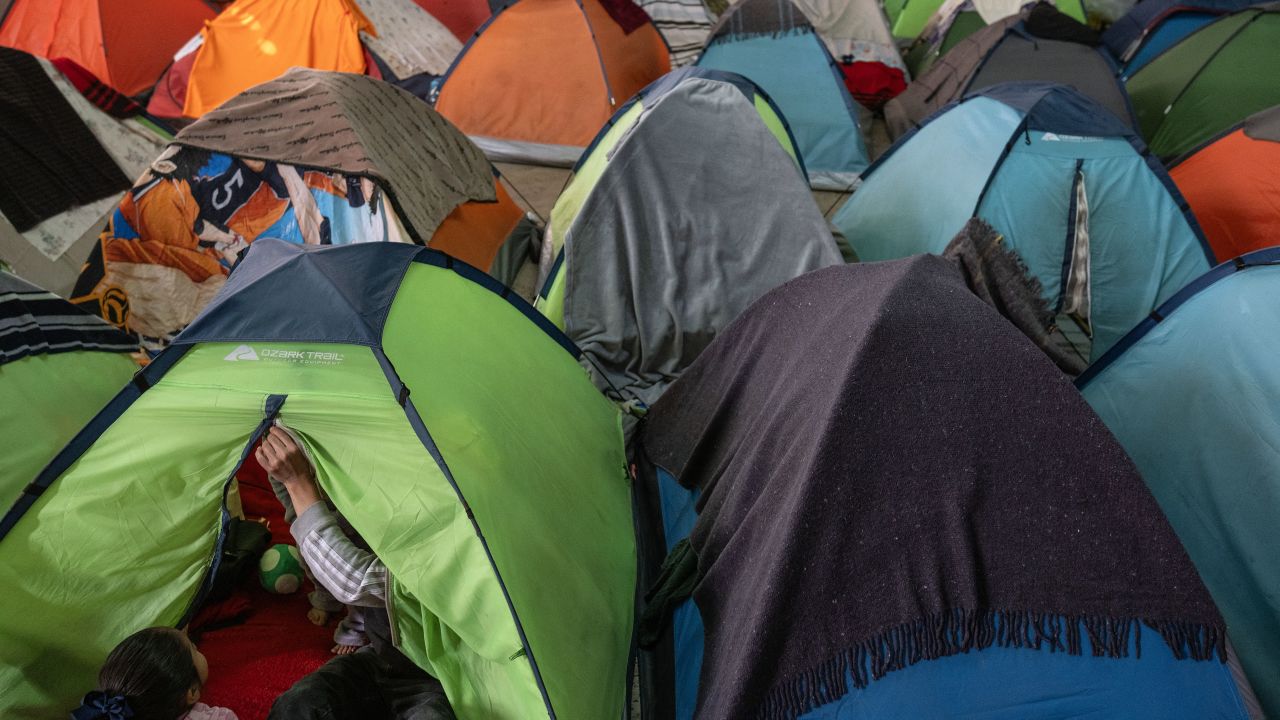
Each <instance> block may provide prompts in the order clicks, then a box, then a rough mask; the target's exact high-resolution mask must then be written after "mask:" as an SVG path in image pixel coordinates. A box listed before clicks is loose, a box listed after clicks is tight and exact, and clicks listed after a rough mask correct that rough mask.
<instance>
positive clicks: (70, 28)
mask: <svg viewBox="0 0 1280 720" xmlns="http://www.w3.org/2000/svg"><path fill="white" fill-rule="evenodd" d="M215 15H216V13H215V12H214V11H213V10H212V9H211V8H210V7H209V6H208V5H206V4H205V3H203V2H201V0H110V2H107V1H106V0H13V4H12V5H11V6H10V7H9V12H8V14H6V15H4V19H3V21H2V22H0V45H4V46H7V47H12V48H17V49H19V50H25V51H26V52H29V53H31V54H32V55H38V56H40V57H45V58H49V59H50V60H53V59H55V58H68V59H70V60H72V61H74V62H75V63H76V64H77V65H79V66H80V67H82V68H84V69H85V70H87V71H89V72H90V73H92V74H93V75H94V76H96V77H97V78H98V80H100V81H102V82H103V83H105V84H107V85H110V86H111V87H113V88H115V89H116V90H118V91H120V92H122V93H124V94H125V95H138V94H140V93H143V92H146V91H147V90H149V89H151V86H153V85H155V84H156V81H157V80H158V79H159V78H160V74H161V73H163V72H164V69H165V68H166V67H167V66H168V65H169V62H170V61H171V60H172V59H173V54H174V53H176V52H177V51H178V50H179V49H181V48H182V46H183V45H184V44H185V43H186V42H187V41H188V40H190V39H191V38H192V36H194V35H195V34H196V33H198V32H200V28H202V27H203V26H204V23H205V21H206V20H210V19H212V18H213V17H214V16H215Z"/></svg>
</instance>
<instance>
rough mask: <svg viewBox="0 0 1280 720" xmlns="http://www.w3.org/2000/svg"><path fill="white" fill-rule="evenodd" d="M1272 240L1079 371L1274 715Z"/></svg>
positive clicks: (1276, 298) (1278, 579)
mask: <svg viewBox="0 0 1280 720" xmlns="http://www.w3.org/2000/svg"><path fill="white" fill-rule="evenodd" d="M1276 327H1280V248H1267V249H1265V250H1258V251H1255V252H1252V253H1249V254H1247V255H1244V256H1242V257H1241V258H1239V259H1238V260H1234V261H1231V262H1227V263H1223V264H1222V265H1219V266H1218V267H1216V268H1214V269H1213V270H1212V271H1210V272H1209V273H1207V274H1205V275H1204V276H1203V277H1201V278H1200V279H1198V280H1196V281H1195V282H1193V283H1192V284H1190V285H1188V286H1187V287H1186V288H1185V289H1183V290H1182V291H1181V292H1179V293H1178V294H1176V295H1174V296H1173V298H1171V299H1170V300H1169V301H1168V302H1166V303H1165V304H1164V305H1162V306H1161V307H1160V308H1159V309H1158V310H1157V311H1156V312H1155V313H1153V314H1152V315H1151V317H1149V318H1148V319H1146V320H1144V321H1143V322H1142V323H1141V324H1139V325H1138V326H1137V327H1136V328H1134V330H1133V332H1131V333H1129V334H1128V335H1127V336H1125V338H1124V339H1123V340H1121V341H1120V342H1119V343H1117V344H1116V346H1115V347H1113V348H1112V349H1111V351H1110V352H1108V353H1107V355H1106V356H1105V357H1103V358H1102V359H1100V360H1099V361H1098V362H1097V363H1095V364H1094V366H1093V367H1091V368H1090V369H1089V370H1088V371H1087V372H1086V373H1085V374H1083V375H1081V376H1080V378H1079V380H1078V381H1077V384H1078V385H1079V387H1080V389H1081V392H1083V393H1084V397H1085V399H1086V400H1088V401H1089V404H1091V405H1092V406H1093V408H1094V410H1095V411H1096V412H1097V413H1098V415H1099V417H1101V418H1102V420H1103V422H1105V423H1106V424H1107V426H1108V427H1109V428H1110V429H1111V431H1112V432H1113V433H1114V434H1115V436H1116V438H1117V439H1119V440H1120V444H1121V445H1123V446H1124V448H1125V450H1126V451H1127V452H1128V453H1129V456H1130V457H1132V458H1133V461H1134V462H1135V463H1137V465H1138V469H1139V470H1141V472H1142V477H1143V479H1144V480H1146V482H1147V485H1148V487H1150V488H1151V492H1152V494H1154V495H1155V497H1156V500H1157V501H1158V502H1159V503H1160V506H1161V508H1162V509H1163V510H1164V512H1165V515H1166V516H1168V518H1169V522H1170V524H1172V525H1173V528H1174V530H1175V531H1176V532H1177V533H1178V537H1179V538H1180V539H1181V540H1182V544H1183V545H1184V546H1186V548H1187V552H1188V554H1190V556H1191V560H1192V561H1193V562H1194V563H1195V564H1196V567H1197V569H1198V570H1199V571H1200V576H1201V577H1202V578H1203V579H1204V582H1205V585H1206V586H1207V587H1208V588H1209V592H1210V593H1212V594H1213V598H1214V600H1215V601H1216V602H1217V604H1218V607H1219V608H1221V610H1222V614H1223V617H1225V618H1226V621H1227V626H1228V627H1229V628H1230V630H1231V638H1232V641H1233V642H1234V643H1235V647H1236V651H1237V652H1238V653H1239V656H1240V660H1241V662H1242V663H1243V665H1244V669H1245V672H1246V673H1247V674H1248V676H1249V679H1250V680H1251V682H1252V683H1253V686H1254V688H1255V689H1256V691H1257V693H1258V696H1259V699H1260V700H1261V701H1262V706H1263V710H1264V711H1265V714H1266V715H1267V716H1268V717H1276V716H1280V565H1277V564H1276V518H1277V517H1280V483H1278V482H1277V478H1280V413H1277V400H1278V399H1280V366H1277V365H1276V361H1275V359H1276V357H1278V356H1280V335H1277V334H1276V333H1275V332H1274V329H1275V328H1276Z"/></svg>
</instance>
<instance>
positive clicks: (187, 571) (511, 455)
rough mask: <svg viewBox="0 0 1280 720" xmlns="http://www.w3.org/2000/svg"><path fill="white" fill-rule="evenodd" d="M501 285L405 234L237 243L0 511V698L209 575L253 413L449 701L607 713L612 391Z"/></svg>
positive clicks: (177, 618)
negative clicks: (223, 270) (188, 317)
mask: <svg viewBox="0 0 1280 720" xmlns="http://www.w3.org/2000/svg"><path fill="white" fill-rule="evenodd" d="M576 355H577V350H576V348H575V347H574V346H573V344H572V343H571V342H569V341H568V340H567V339H565V338H564V336H563V335H561V334H560V333H558V332H556V331H555V329H554V328H552V327H551V326H550V324H549V323H547V322H546V321H545V320H544V319H543V318H541V316H539V315H538V314H537V313H536V312H534V311H533V309H532V308H530V307H529V306H528V305H527V304H525V303H524V302H523V301H521V300H519V299H517V298H513V297H509V296H508V295H507V292H506V290H505V288H503V287H502V286H501V285H499V284H498V283H497V282H496V281H494V280H492V279H490V278H488V277H487V276H485V275H484V274H483V273H481V272H480V271H478V270H475V269H473V268H471V267H470V266H466V265H463V264H461V263H457V262H456V261H454V260H452V259H451V258H449V257H448V256H446V255H443V254H441V253H439V252H437V251H434V250H430V249H428V248H421V247H415V246H411V245H404V244H397V243H368V244H357V245H347V246H334V247H329V248H321V249H313V248H304V247H302V246H299V245H292V244H288V243H284V242H281V241H276V240H268V241H263V242H259V243H255V244H254V245H252V246H251V247H250V249H249V250H248V251H247V254H246V256H245V259H244V260H243V261H242V262H241V263H240V265H239V267H238V268H237V269H236V271H235V272H233V273H232V274H231V277H230V278H229V279H228V282H227V284H226V286H225V287H224V288H223V290H222V292H220V293H219V295H218V296H217V297H216V298H215V299H214V301H213V302H212V303H211V304H210V305H209V306H208V307H207V308H206V310H205V312H204V313H203V314H202V315H201V316H200V317H198V318H197V319H196V320H195V321H194V322H193V323H192V324H191V325H190V326H189V327H188V328H187V330H185V331H184V332H183V333H182V334H181V335H180V336H179V337H178V338H177V339H176V340H175V342H174V343H173V344H172V345H171V346H170V347H169V348H168V349H166V350H165V351H163V352H162V353H161V354H160V355H158V356H157V357H156V358H155V359H154V360H153V361H152V363H151V364H150V365H149V366H148V367H147V368H146V369H145V370H144V371H143V372H142V373H140V374H139V375H138V376H137V377H136V378H135V381H134V382H133V383H131V384H129V385H128V386H127V387H126V389H125V390H123V391H122V392H121V393H120V394H119V395H118V396H117V397H116V398H115V399H114V400H113V401H112V402H111V404H110V405H109V406H108V407H107V408H106V409H105V410H104V411H103V412H102V413H101V414H100V415H98V416H97V417H96V418H95V419H94V421H93V422H92V423H91V424H90V425H89V426H88V427H87V428H86V429H85V430H84V431H83V432H82V433H81V434H80V435H79V436H77V438H76V439H75V440H74V441H73V442H72V443H71V444H70V445H68V446H67V447H66V448H65V449H64V450H63V451H62V453H61V454H60V455H58V457H57V458H56V459H55V460H54V461H53V462H52V463H51V464H50V465H49V466H48V467H47V468H46V469H45V471H44V472H43V473H42V474H41V475H40V476H39V477H38V478H37V479H36V480H35V481H34V482H33V483H32V484H31V485H30V486H29V487H28V490H27V491H26V492H25V493H24V494H23V496H22V497H21V498H20V500H19V501H18V502H17V503H16V504H15V505H14V507H13V508H12V509H10V511H9V512H8V514H7V515H6V516H5V517H4V518H3V520H0V587H4V588H5V592H4V593H3V595H0V716H3V717H5V718H10V717H27V716H39V717H47V716H50V715H54V714H58V713H60V712H62V711H63V710H64V709H65V708H67V707H70V706H73V705H74V704H75V701H76V699H77V698H78V697H79V696H80V695H81V694H82V693H83V692H85V690H86V688H90V687H91V686H92V683H93V679H94V673H95V671H96V669H97V667H98V664H99V663H101V662H102V660H103V658H104V657H105V656H106V654H107V652H108V651H109V650H110V649H111V647H112V646H114V645H115V644H116V643H117V642H118V641H119V640H121V639H122V638H124V637H125V636H126V635H128V634H130V633H131V632H133V631H135V630H137V629H139V628H142V627H146V626H150V625H180V624H182V623H184V622H185V620H186V619H187V618H188V617H190V615H191V614H192V612H193V610H194V609H195V608H196V607H197V606H198V605H199V604H200V599H201V596H202V595H203V593H204V592H205V591H206V590H207V588H208V586H209V583H210V579H211V576H212V573H211V572H210V565H211V563H213V561H214V558H217V557H219V554H218V547H219V544H220V542H221V538H222V535H223V534H224V533H225V529H226V526H227V517H228V516H227V511H226V509H225V508H224V506H223V499H224V493H225V492H226V489H227V486H228V484H229V479H230V478H231V477H232V476H233V475H234V473H235V471H236V469H237V468H238V466H239V465H240V464H241V462H243V460H244V458H245V457H246V455H247V454H248V453H249V452H250V450H251V448H252V446H253V444H254V443H255V442H256V440H257V439H258V437H259V436H260V435H261V434H262V433H263V432H265V431H266V430H267V429H268V427H269V426H270V424H271V423H272V422H274V421H277V420H278V421H279V422H281V423H283V424H285V425H287V426H288V427H290V428H291V429H293V430H294V431H295V432H296V433H297V434H298V435H299V437H300V438H301V439H302V442H303V443H304V445H305V446H306V447H307V449H308V451H309V452H310V454H311V456H312V457H313V458H314V459H315V462H316V465H317V474H318V479H319V482H320V485H321V487H322V488H323V490H324V491H325V492H326V493H327V494H328V496H329V497H330V499H331V500H332V501H333V502H334V504H335V505H336V506H337V508H338V509H339V510H340V511H341V512H342V513H343V514H344V515H345V516H346V518H347V519H348V520H349V521H350V522H351V524H352V526H353V527H354V528H355V529H356V531H358V532H359V533H360V535H361V536H363V538H364V539H365V540H366V541H367V542H368V543H369V545H370V547H371V548H372V549H373V551H374V552H375V553H376V554H377V555H378V556H379V557H380V558H381V559H382V560H383V561H384V562H385V563H386V565H387V568H388V571H389V573H390V575H391V576H392V581H391V585H392V589H391V593H390V594H391V599H390V601H389V602H388V610H389V612H390V613H391V615H392V623H393V632H394V633H395V635H396V637H397V643H398V645H399V646H400V648H401V649H402V650H403V651H404V652H405V654H406V655H408V656H409V657H410V658H411V659H413V660H414V661H415V662H416V663H418V664H419V665H420V666H421V667H423V668H424V669H426V670H427V671H428V672H431V673H432V674H434V675H435V676H436V677H438V678H439V679H440V680H441V682H442V683H443V684H444V687H445V691H446V692H447V694H448V696H449V700H450V702H451V703H452V705H453V708H454V710H455V712H456V713H457V715H458V717H459V718H461V719H462V720H468V719H479V718H484V719H486V720H489V719H498V720H526V719H528V718H535V717H544V718H546V717H554V718H561V719H563V720H570V719H573V718H579V719H582V720H597V719H599V718H616V717H620V716H621V714H622V711H623V706H624V696H625V694H626V688H627V680H628V673H627V665H628V656H629V650H630V646H631V636H632V633H631V625H632V614H633V611H632V608H633V601H634V597H633V595H634V588H635V569H636V558H635V539H634V534H633V531H632V512H631V502H630V487H629V482H628V479H627V475H626V466H625V460H624V456H623V449H622V437H621V432H620V424H619V416H618V412H617V410H616V409H615V407H614V406H613V405H611V404H610V403H609V402H608V401H607V400H606V399H605V398H603V397H602V396H601V395H600V394H599V393H598V392H596V390H595V388H593V387H592V385H591V383H590V382H589V381H588V380H587V379H586V377H585V375H584V373H583V371H582V369H581V367H579V365H578V364H577V363H576V361H575V360H576Z"/></svg>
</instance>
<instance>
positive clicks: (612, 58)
mask: <svg viewBox="0 0 1280 720" xmlns="http://www.w3.org/2000/svg"><path fill="white" fill-rule="evenodd" d="M583 6H584V7H585V8H586V12H585V15H584V12H583V9H581V8H579V6H578V4H577V2H575V1H574V0H520V2H517V3H516V4H515V5H512V6H511V7H509V8H507V9H506V10H505V11H503V12H502V14H500V15H499V16H498V17H497V18H496V19H495V20H494V21H493V22H491V23H490V24H489V26H488V27H487V28H486V29H485V30H484V32H482V33H480V35H479V36H478V37H477V38H476V40H475V42H474V43H472V45H471V47H470V49H468V50H467V51H466V54H465V55H463V56H462V58H461V59H459V60H458V62H457V65H456V66H455V67H454V69H453V72H452V73H451V74H450V75H449V77H448V79H447V80H446V82H445V84H444V87H443V88H442V90H441V92H440V98H439V100H438V101H437V103H436V109H437V110H439V111H440V114H442V115H444V116H445V117H447V118H449V120H451V121H452V122H453V123H454V124H455V125H457V126H458V128H459V129H461V130H462V131H463V132H465V133H467V134H468V135H479V136H484V137H492V138H502V139H506V140H518V141H523V142H535V143H543V144H548V145H567V146H573V147H584V146H586V145H587V144H588V143H590V142H591V139H592V138H594V137H595V135H596V133H597V132H598V131H599V130H600V128H601V126H603V125H604V124H605V122H606V121H608V119H609V116H610V115H612V114H613V111H614V110H615V109H617V106H619V105H621V104H622V103H624V102H626V101H627V100H628V99H629V98H630V97H631V96H632V95H634V94H635V92H636V91H637V90H639V89H641V88H642V87H644V86H645V85H647V84H648V83H649V82H651V81H653V80H656V79H658V78H659V77H661V76H662V75H664V74H665V73H666V72H667V70H668V69H670V60H669V57H668V54H667V49H666V46H665V45H663V43H662V39H661V38H660V37H659V36H658V32H657V30H656V29H654V27H653V25H652V24H646V25H644V26H643V27H641V28H640V29H638V30H636V31H635V32H633V33H631V34H630V35H624V34H623V33H622V30H621V29H620V28H619V27H618V25H617V23H615V22H614V21H613V19H612V18H610V17H609V15H608V13H606V12H605V10H604V8H602V7H601V6H600V4H599V3H598V2H596V0H583ZM587 18H590V20H591V22H590V24H588V22H587ZM593 30H594V36H593ZM596 38H598V39H599V42H600V50H599V52H597V45H596ZM601 59H603V61H604V66H605V70H602V69H601ZM605 72H607V73H608V77H609V84H610V85H611V86H612V89H613V95H614V98H613V100H614V103H613V104H611V103H610V102H609V100H610V98H609V93H608V92H607V91H606V86H605Z"/></svg>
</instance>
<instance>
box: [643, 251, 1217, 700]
mask: <svg viewBox="0 0 1280 720" xmlns="http://www.w3.org/2000/svg"><path fill="white" fill-rule="evenodd" d="M641 444H642V450H643V452H645V453H646V455H647V456H648V458H649V459H650V460H651V461H652V462H653V463H655V464H656V465H658V466H661V467H664V468H666V469H667V470H669V471H671V472H672V473H673V474H674V475H675V476H676V477H677V478H679V479H680V481H681V482H682V483H684V484H686V485H687V486H689V487H697V488H699V489H700V490H701V493H702V494H701V499H700V508H699V513H700V514H699V517H698V521H697V524H696V526H695V527H694V530H693V532H692V534H691V535H690V538H689V540H690V545H691V548H692V550H693V553H694V554H695V555H696V560H697V582H696V585H695V586H694V591H693V597H694V600H695V602H696V603H697V605H698V608H699V610H700V612H701V615H702V619H703V622H704V624H705V631H706V638H705V640H706V646H705V655H704V658H703V663H702V675H701V681H700V682H701V685H700V690H699V699H698V705H699V707H698V717H699V718H704V719H705V718H714V719H721V718H725V719H727V718H732V719H734V720H741V719H744V718H769V719H774V718H795V717H797V716H799V715H802V714H803V713H804V712H806V711H808V710H810V709H812V708H814V707H817V706H820V705H822V704H825V703H827V702H830V701H832V700H834V699H837V698H839V697H841V696H843V695H844V694H846V693H847V692H848V691H849V689H850V682H852V685H854V686H857V687H862V686H865V685H867V684H868V683H870V682H872V681H873V680H875V679H877V678H880V677H882V676H883V675H885V674H886V673H888V672H891V671H894V670H897V669H900V668H903V667H906V666H908V665H911V664H914V663H917V662H920V661H926V660H930V659H933V658H938V657H943V656H947V655H952V654H956V653H961V652H967V651H970V650H975V649H982V648H986V647H990V646H992V645H996V646H1002V647H1032V648H1038V649H1042V650H1045V651H1048V650H1055V651H1060V652H1062V651H1065V652H1069V653H1074V654H1092V655H1095V656H1106V657H1121V656H1130V655H1133V654H1135V653H1138V654H1140V648H1141V644H1140V643H1139V640H1140V639H1141V640H1143V641H1144V642H1147V643H1149V642H1161V641H1163V642H1167V643H1168V644H1169V645H1170V647H1171V648H1172V649H1173V651H1174V654H1175V656H1177V657H1180V658H1187V659H1195V660H1213V661H1220V660H1221V659H1222V658H1223V657H1224V653H1225V648H1224V644H1225V630H1224V627H1223V620H1222V618H1221V616H1220V615H1219V613H1218V611H1217V609H1216V608H1215V607H1214V604H1213V602H1212V600H1211V599H1210V597H1209V595H1208V593H1207V591H1206V590H1205V588H1204V585H1203V584H1202V583H1201V581H1200V578H1199V576H1198V575H1197V573H1196V571H1195V569H1194V568H1193V567H1192V565H1191V562H1190V561H1189V559H1188V558H1187V555H1186V553H1185V551H1184V550H1183V548H1182V545H1181V544H1180V543H1179V541H1178V539H1177V538H1176V537H1175V535H1174V534H1173V531H1172V530H1171V529H1170V527H1169V524H1168V522H1167V521H1166V520H1165V518H1164V516H1163V514H1162V513H1161V512H1160V509H1159V507H1158V506H1157V505H1156V503H1155V500H1154V499H1153V498H1152V497H1151V495H1150V493H1149V492H1148V491H1147V489H1146V486H1145V485H1144V484H1143V482H1142V479H1141V478H1140V477H1139V476H1138V474H1137V472H1136V470H1135V469H1134V467H1133V465H1132V463H1131V462H1130V461H1129V459H1128V458H1127V457H1126V455H1125V453H1124V451H1123V450H1122V449H1121V448H1120V446H1119V445H1118V444H1117V442H1116V441H1115V439H1114V438H1113V437H1112V436H1111V434H1110V433H1109V432H1108V431H1107V429H1106V428H1105V427H1104V426H1103V425H1102V423H1101V422H1100V421H1099V420H1098V418H1097V416H1096V415H1095V414H1094V413H1093V411H1092V410H1091V409H1090V408H1089V407H1088V405H1086V404H1085V402H1084V401H1083V400H1082V399H1081V398H1080V395H1079V393H1077V392H1076V390H1075V388H1074V387H1073V386H1072V384H1071V382H1070V381H1069V380H1068V379H1067V378H1065V377H1064V376H1063V375H1062V373H1060V372H1059V371H1058V370H1057V369H1056V368H1055V367H1054V366H1053V364H1052V363H1051V362H1050V361H1049V360H1048V359H1047V358H1046V357H1045V355H1044V354H1043V353H1042V352H1041V351H1040V350H1038V349H1037V348H1036V347H1035V345H1033V344H1032V343H1031V342H1029V341H1028V340H1027V338H1026V337H1025V336H1024V335H1022V334H1021V333H1020V332H1019V331H1018V330H1017V329H1016V328H1014V327H1013V326H1012V325H1011V324H1009V323H1008V322H1007V321H1006V320H1005V319H1004V318H1002V317H1001V316H1000V315H998V314H997V312H996V311H995V310H994V309H992V308H991V307H989V306H988V305H987V304H985V303H984V302H983V301H982V300H980V299H979V298H978V297H977V296H975V295H974V294H973V293H972V292H971V291H970V289H969V288H968V287H966V285H965V282H964V279H963V277H962V275H961V273H960V272H959V270H958V268H957V266H956V265H955V264H954V263H952V262H950V261H948V260H944V259H942V258H939V257H936V256H917V257H915V258H909V259H906V260H899V261H892V262H881V263H867V264H862V265H847V266H838V267H831V268H826V269H823V270H817V271H814V272H811V273H808V274H806V275H804V276H802V277H800V278H798V279H796V280H793V281H791V282H789V283H787V284H786V285H783V286H782V287H780V288H778V289H776V290H774V291H773V292H771V293H769V294H768V295H766V296H764V297H763V298H761V299H760V300H759V301H757V302H756V303H755V304H754V305H753V306H752V307H751V308H750V309H749V310H747V311H746V313H744V314H743V315H742V316H741V317H740V318H739V319H738V320H737V321H735V322H734V324H733V325H731V326H730V327H729V328H728V329H727V330H725V331H724V332H723V333H722V334H721V335H720V336H719V337H718V338H717V339H716V340H715V341H714V342H713V343H712V344H711V345H710V346H709V347H708V348H707V349H706V350H705V351H704V352H703V353H702V355H701V356H700V357H699V358H698V360H697V361H696V362H695V363H694V364H693V365H692V366H691V367H690V368H689V370H688V371H687V372H686V373H685V374H684V375H683V376H682V377H681V378H680V379H679V380H678V381H677V382H676V383H674V384H673V385H672V386H671V387H670V388H669V389H668V390H667V392H666V394H664V395H663V396H662V398H661V399H660V400H659V401H658V402H657V403H656V404H655V405H654V406H653V408H652V409H651V411H650V413H649V415H648V418H647V419H646V422H645V425H644V429H643V430H642V436H641ZM1153 631H1154V632H1153ZM1142 635H1149V636H1150V637H1148V638H1142V637H1141V636H1142Z"/></svg>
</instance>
